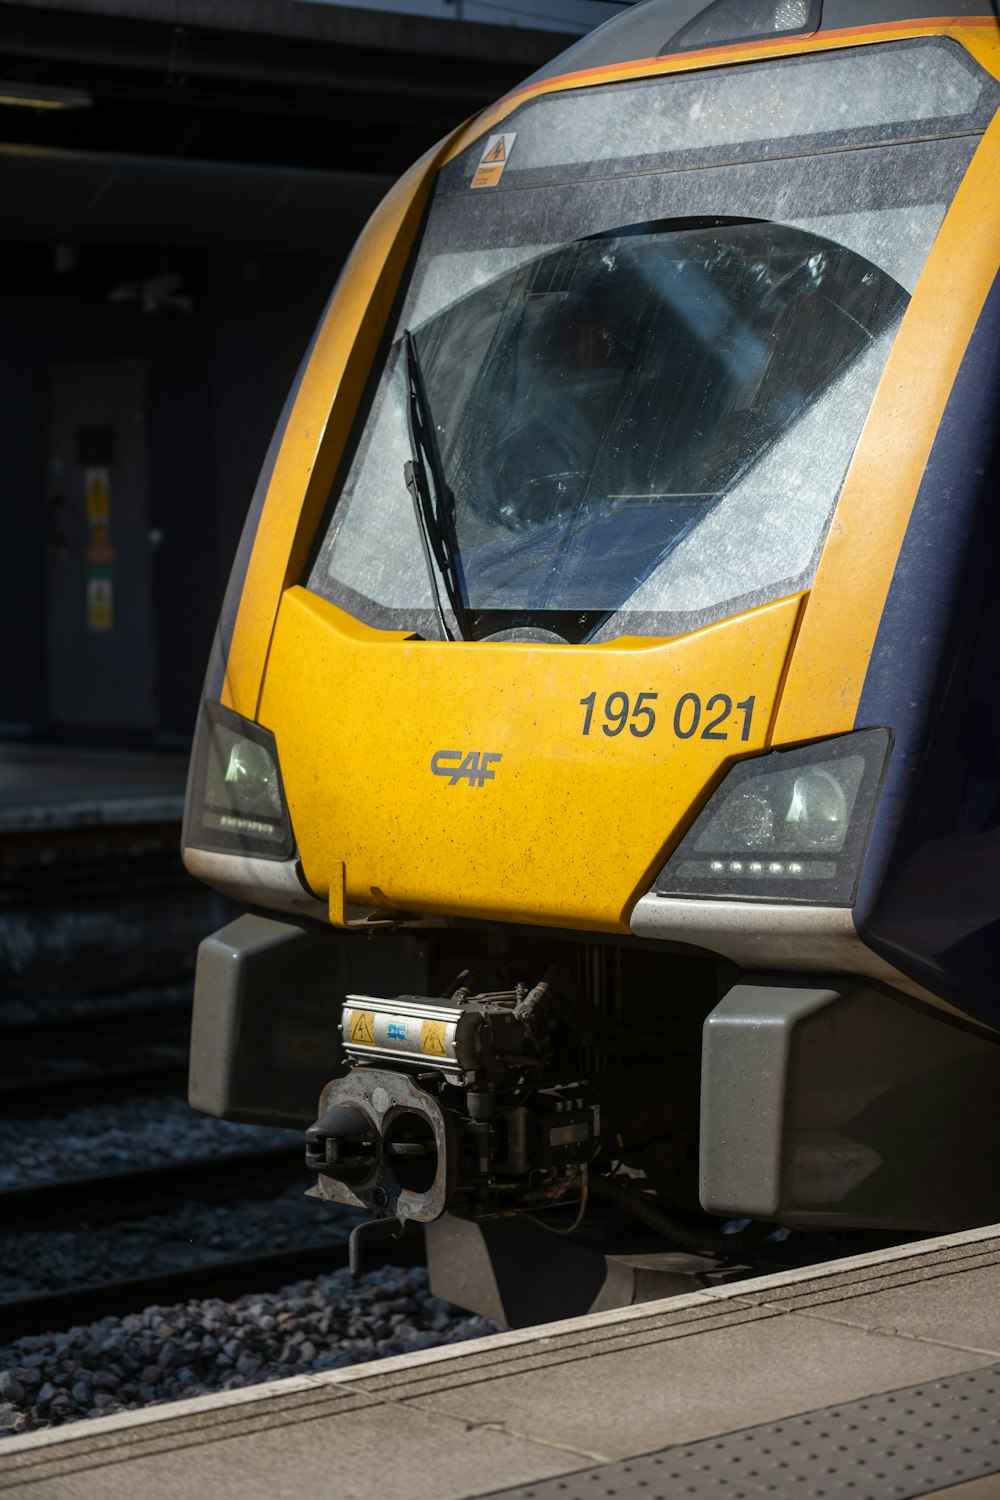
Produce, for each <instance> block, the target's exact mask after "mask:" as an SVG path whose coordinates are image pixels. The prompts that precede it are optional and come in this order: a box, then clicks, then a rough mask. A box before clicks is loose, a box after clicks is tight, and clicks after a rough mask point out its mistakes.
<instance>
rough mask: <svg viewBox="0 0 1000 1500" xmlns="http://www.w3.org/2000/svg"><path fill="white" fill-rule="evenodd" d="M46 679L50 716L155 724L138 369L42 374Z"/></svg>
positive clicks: (112, 725)
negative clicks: (46, 542)
mask: <svg viewBox="0 0 1000 1500" xmlns="http://www.w3.org/2000/svg"><path fill="white" fill-rule="evenodd" d="M45 484H46V502H47V505H48V511H49V571H48V688H49V719H50V721H51V722H52V723H53V724H56V725H60V726H65V727H68V728H70V727H73V726H75V725H78V726H80V727H81V728H100V729H148V728H152V727H153V726H154V725H155V718H156V716H155V708H154V699H153V642H152V613H151V608H150V533H149V525H148V521H147V516H146V438H145V372H144V370H143V367H142V365H141V364H139V363H138V362H136V361H133V360H116V361H115V362H113V363H106V364H88V365H60V366H55V367H53V368H52V369H51V370H50V371H49V375H48V392H47V434H46V479H45Z"/></svg>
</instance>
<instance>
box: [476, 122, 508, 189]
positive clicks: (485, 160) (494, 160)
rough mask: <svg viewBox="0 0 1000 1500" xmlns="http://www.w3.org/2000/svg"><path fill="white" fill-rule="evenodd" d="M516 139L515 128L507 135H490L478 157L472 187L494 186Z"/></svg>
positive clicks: (501, 174) (501, 173)
mask: <svg viewBox="0 0 1000 1500" xmlns="http://www.w3.org/2000/svg"><path fill="white" fill-rule="evenodd" d="M516 140H517V131H516V130H512V131H510V132H509V133H508V134H507V135H491V136H490V138H489V140H488V141H487V142H486V149H485V151H484V152H483V154H482V156H481V157H480V158H479V166H478V167H477V168H476V175H475V176H474V177H473V179H472V186H473V187H474V188H481V187H496V185H497V183H498V182H499V181H500V179H501V177H502V176H503V172H504V168H505V167H506V165H507V163H508V162H509V161H510V153H511V149H512V147H513V145H514V142H515V141H516Z"/></svg>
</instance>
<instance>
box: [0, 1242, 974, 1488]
mask: <svg viewBox="0 0 1000 1500" xmlns="http://www.w3.org/2000/svg"><path fill="white" fill-rule="evenodd" d="M998 1291H1000V1226H993V1227H992V1228H987V1229H979V1230H972V1231H968V1232H966V1233H963V1234H956V1235H948V1236H943V1237H940V1238H938V1239H934V1240H925V1241H923V1242H921V1243H918V1244H916V1245H913V1246H905V1247H899V1248H896V1249H893V1250H888V1251H882V1252H879V1253H877V1254H872V1255H864V1256H856V1257H854V1258H852V1259H849V1260H844V1261H839V1262H835V1263H831V1264H829V1265H827V1266H813V1267H810V1268H808V1269H806V1270H802V1271H794V1272H783V1273H781V1274H779V1275H774V1276H768V1277H765V1278H761V1279H759V1280H755V1281H746V1282H741V1283H735V1284H733V1283H730V1284H728V1285H726V1286H722V1287H713V1288H711V1289H707V1290H703V1291H698V1292H693V1293H690V1294H687V1295H685V1296H681V1297H675V1298H671V1299H668V1300H664V1301H661V1302H655V1303H647V1304H644V1305H642V1306H639V1307H633V1308H628V1309H625V1310H620V1311H616V1312H608V1313H598V1314H592V1315H590V1316H588V1317H584V1318H578V1319H573V1320H569V1321H567V1322H563V1323H552V1324H548V1325H546V1326H545V1327H539V1328H533V1329H526V1330H521V1331H518V1332H512V1333H505V1334H498V1335H496V1336H494V1337H491V1338H487V1339H482V1340H479V1341H477V1342H475V1343H471V1344H464V1345H457V1346H451V1347H448V1348H445V1349H434V1350H427V1351H424V1352H421V1353H419V1354H415V1355H406V1356H401V1357H399V1358H393V1359H387V1360H383V1361H381V1362H378V1363H374V1364H367V1365H360V1366H355V1367H353V1368H352V1369H347V1370H338V1371H331V1372H327V1373H324V1374H319V1375H311V1376H306V1377H302V1378H297V1379H291V1380H283V1381H278V1382H275V1383H273V1384H270V1385H261V1386H256V1387H250V1388H249V1389H244V1390H241V1391H234V1392H230V1393H227V1394H223V1395H213V1396H203V1397H200V1398H198V1399H195V1400H192V1401H186V1402H179V1403H174V1404H171V1405H164V1406H161V1407H154V1408H147V1409H146V1410H144V1411H142V1412H133V1413H126V1414H120V1415H118V1416H113V1417H106V1418H101V1419H99V1420H96V1421H91V1422H82V1423H77V1424H75V1425H71V1426H67V1427H63V1428H56V1429H53V1430H49V1431H45V1432H41V1433H36V1434H29V1435H24V1436H22V1437H17V1438H8V1439H5V1440H3V1441H0V1494H2V1495H7V1494H8V1493H9V1494H10V1495H11V1497H15V1496H16V1497H18V1500H137V1497H141V1500H187V1497H202V1496H211V1497H213V1500H305V1497H313V1496H328V1495H329V1496H331V1497H336V1500H376V1497H377V1500H387V1497H404V1500H466V1497H467V1500H471V1497H482V1496H486V1495H495V1496H499V1495H501V1494H502V1495H504V1496H506V1497H507V1500H515V1497H517V1500H576V1497H577V1496H591V1497H597V1496H602V1497H603V1496H618V1497H620V1500H627V1497H635V1500H655V1497H658V1496H659V1497H661V1500H668V1497H669V1500H673V1497H674V1496H684V1497H693V1500H702V1497H707V1496H709V1495H712V1496H722V1497H729V1500H761V1497H763V1496H765V1495H767V1496H770V1497H772V1500H792V1497H794V1500H801V1497H811V1496H816V1497H823V1500H830V1497H833V1496H844V1497H847V1496H851V1497H853V1500H883V1497H885V1500H888V1497H889V1496H892V1497H893V1500H906V1497H908V1496H911V1495H924V1494H929V1493H935V1492H940V1491H941V1490H947V1491H948V1493H949V1494H954V1495H955V1496H961V1497H962V1500H995V1497H1000V1297H998ZM641 1455H644V1456H641Z"/></svg>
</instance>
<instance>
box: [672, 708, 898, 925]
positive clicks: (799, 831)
mask: <svg viewBox="0 0 1000 1500" xmlns="http://www.w3.org/2000/svg"><path fill="white" fill-rule="evenodd" d="M888 750H889V732H888V730H886V729H865V730H861V731H859V732H858V733H856V734H846V735H842V736H841V737H839V738H838V739H835V740H824V741H823V742H822V743H820V744H816V745H805V746H803V747H801V748H800V749H797V750H779V751H776V752H775V753H773V754H771V755H764V756H760V757H759V758H755V759H753V760H745V761H741V762H740V763H739V764H738V765H736V766H734V767H733V769H732V770H731V771H730V772H729V775H728V776H727V777H726V779H725V781H724V782H723V783H722V785H721V786H720V787H719V788H718V790H717V791H716V792H715V794H714V795H713V796H712V797H711V798H710V800H709V802H708V805H707V806H706V807H705V808H704V809H703V811H702V812H701V814H700V815H699V817H698V819H697V820H696V822H695V823H694V825H693V826H692V828H691V829H690V831H689V832H688V833H687V835H686V836H685V837H684V838H683V839H682V841H681V843H680V844H679V845H678V847H677V849H676V850H675V851H674V853H673V855H672V856H671V858H670V859H669V860H668V861H667V863H666V865H664V867H663V869H662V870H661V872H660V874H659V876H658V877H657V880H656V884H655V886H654V890H655V891H656V894H657V895H660V896H738V897H744V898H749V899H754V898H756V899H758V900H769V901H774V900H781V901H810V902H818V903H822V904H823V905H830V906H850V905H851V903H852V902H853V900H854V892H855V888H856V886H857V879H858V874H859V871H860V869H861V859H862V856H863V854H864V851H865V846H866V844H867V842H868V831H869V828H870V826H871V820H872V814H873V813H874V810H875V803H876V800H877V796H878V789H879V786H880V784H881V780H882V772H883V769H884V767H885V761H886V757H887V754H888Z"/></svg>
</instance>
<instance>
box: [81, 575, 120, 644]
mask: <svg viewBox="0 0 1000 1500" xmlns="http://www.w3.org/2000/svg"><path fill="white" fill-rule="evenodd" d="M114 598H115V596H114V584H113V583H112V581H111V579H110V578H105V577H102V576H98V577H96V578H88V579H87V629H88V630H101V631H103V630H113V629H114V623H115V603H114Z"/></svg>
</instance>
